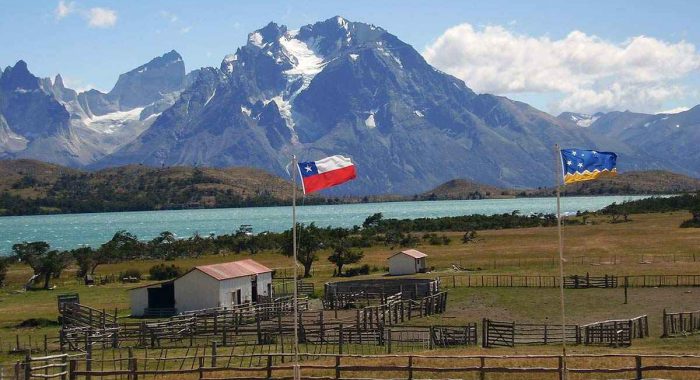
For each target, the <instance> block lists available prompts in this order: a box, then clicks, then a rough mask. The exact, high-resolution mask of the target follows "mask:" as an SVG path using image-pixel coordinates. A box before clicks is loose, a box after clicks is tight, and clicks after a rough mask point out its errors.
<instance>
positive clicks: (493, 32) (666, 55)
mask: <svg viewBox="0 0 700 380" xmlns="http://www.w3.org/2000/svg"><path fill="white" fill-rule="evenodd" d="M423 55H424V56H425V58H426V60H428V62H430V63H431V64H432V65H434V66H435V67H437V68H439V69H441V70H443V71H445V72H447V73H450V74H452V75H455V76H456V77H458V78H460V79H462V80H464V81H465V82H466V83H467V85H469V86H470V87H472V88H474V89H475V90H476V91H479V92H491V93H497V94H513V93H526V92H527V93H549V94H552V93H553V94H558V95H559V96H558V97H559V98H560V99H559V100H558V101H556V102H555V103H554V104H552V105H551V107H552V110H553V111H557V112H558V111H562V110H570V111H583V112H595V111H605V110H612V109H632V110H637V111H647V112H649V111H654V110H658V109H659V108H660V107H661V106H662V105H663V104H664V103H667V102H668V101H669V100H670V99H673V98H677V97H679V96H680V95H681V94H682V92H683V90H684V88H683V87H682V86H681V85H679V83H678V82H679V81H681V80H682V79H683V78H684V77H685V76H687V75H688V74H689V73H691V72H692V71H694V70H698V69H700V55H699V54H698V53H697V51H696V49H695V46H694V45H692V44H690V43H687V42H684V41H681V42H677V43H669V42H666V41H662V40H659V39H656V38H652V37H647V36H636V37H632V38H630V39H628V40H627V41H625V42H623V43H619V44H618V43H613V42H610V41H606V40H603V39H601V38H598V37H596V36H592V35H587V34H586V33H583V32H581V31H572V32H571V33H569V34H568V35H567V36H566V37H564V38H562V39H551V38H549V37H547V36H541V37H532V36H527V35H522V34H517V33H515V32H512V31H511V30H508V29H506V28H504V27H502V26H487V27H484V28H480V29H475V28H474V27H473V26H472V25H470V24H461V25H458V26H455V27H452V28H450V29H448V30H446V31H445V32H444V33H443V34H442V35H441V36H440V37H438V38H437V40H435V41H434V42H433V43H432V44H431V45H429V46H428V47H426V49H425V51H424V52H423Z"/></svg>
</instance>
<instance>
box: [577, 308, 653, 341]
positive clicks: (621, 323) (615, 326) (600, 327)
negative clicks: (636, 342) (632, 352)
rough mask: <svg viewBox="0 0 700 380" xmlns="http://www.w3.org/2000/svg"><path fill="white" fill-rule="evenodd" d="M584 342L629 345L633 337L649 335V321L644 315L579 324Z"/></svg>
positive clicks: (639, 337) (638, 337)
mask: <svg viewBox="0 0 700 380" xmlns="http://www.w3.org/2000/svg"><path fill="white" fill-rule="evenodd" d="M581 328H582V329H583V332H584V336H585V338H584V344H587V345H609V346H614V347H618V346H630V345H631V344H632V340H633V339H641V338H646V337H648V336H649V321H648V318H647V316H646V315H642V316H639V317H636V318H632V319H613V320H608V321H600V322H593V323H589V324H587V325H583V326H581Z"/></svg>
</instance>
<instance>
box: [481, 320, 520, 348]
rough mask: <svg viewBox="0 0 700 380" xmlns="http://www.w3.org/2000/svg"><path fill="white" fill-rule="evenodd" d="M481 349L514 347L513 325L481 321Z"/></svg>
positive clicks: (510, 323)
mask: <svg viewBox="0 0 700 380" xmlns="http://www.w3.org/2000/svg"><path fill="white" fill-rule="evenodd" d="M481 332H482V334H483V337H482V339H481V344H482V346H483V347H513V346H514V345H515V323H514V322H497V321H492V320H490V319H484V320H483V321H482V330H481Z"/></svg>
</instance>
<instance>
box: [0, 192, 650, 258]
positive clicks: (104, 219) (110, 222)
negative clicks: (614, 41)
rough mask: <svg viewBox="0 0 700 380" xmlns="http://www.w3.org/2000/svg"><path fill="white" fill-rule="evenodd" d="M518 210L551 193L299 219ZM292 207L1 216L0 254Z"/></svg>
mask: <svg viewBox="0 0 700 380" xmlns="http://www.w3.org/2000/svg"><path fill="white" fill-rule="evenodd" d="M640 198H644V196H598V197H565V198H562V212H564V213H575V212H576V211H584V210H588V211H595V210H599V209H601V208H603V207H605V206H607V205H609V204H611V203H613V202H617V203H621V202H623V201H627V200H634V199H640ZM513 210H520V213H521V214H525V215H527V214H531V213H554V212H555V211H556V199H555V198H516V199H482V200H470V201H430V202H386V203H362V204H346V205H330V206H328V205H323V206H299V207H298V208H297V215H298V220H299V222H302V223H310V222H316V224H317V225H319V226H322V227H325V226H334V227H352V226H353V225H359V224H362V222H363V221H364V220H365V218H367V217H368V216H369V215H372V214H374V213H376V212H381V213H383V214H384V216H385V217H386V218H422V217H438V216H456V215H468V214H487V215H492V214H501V213H506V212H507V213H510V212H512V211H513ZM291 215H292V209H291V207H255V208H228V209H208V210H171V211H141V212H110V213H94V214H61V215H34V216H8V217H0V254H8V253H9V252H10V249H11V247H12V244H15V243H18V242H22V241H37V240H43V241H46V242H48V243H50V244H51V247H52V248H55V249H71V248H76V247H79V246H82V245H90V246H93V247H96V246H99V245H100V244H102V243H104V242H105V241H107V240H109V239H110V238H111V237H112V235H114V233H115V232H116V231H118V230H127V231H129V232H131V233H133V234H136V236H138V237H139V239H142V240H147V239H151V238H153V237H155V236H156V235H158V234H159V233H160V232H162V231H171V232H173V233H175V234H176V235H177V236H178V237H188V236H191V235H193V234H194V233H195V232H199V233H200V234H202V235H209V234H210V233H214V234H224V233H231V232H232V231H234V230H236V229H238V227H239V226H240V225H241V224H250V225H252V226H253V229H254V231H255V232H256V233H257V232H262V231H283V230H286V229H288V228H289V227H290V226H291V224H292V222H291Z"/></svg>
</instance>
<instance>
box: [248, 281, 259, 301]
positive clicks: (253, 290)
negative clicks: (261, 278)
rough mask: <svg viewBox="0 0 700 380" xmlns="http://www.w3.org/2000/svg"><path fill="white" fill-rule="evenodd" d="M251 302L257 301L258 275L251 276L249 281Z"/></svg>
mask: <svg viewBox="0 0 700 380" xmlns="http://www.w3.org/2000/svg"><path fill="white" fill-rule="evenodd" d="M250 287H251V289H250V292H251V302H253V303H255V302H258V277H257V276H256V277H253V279H252V280H251V281H250Z"/></svg>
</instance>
